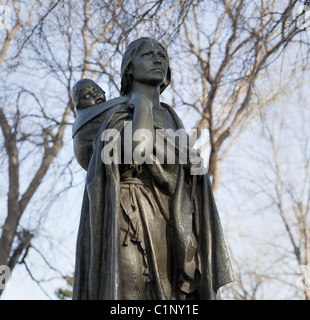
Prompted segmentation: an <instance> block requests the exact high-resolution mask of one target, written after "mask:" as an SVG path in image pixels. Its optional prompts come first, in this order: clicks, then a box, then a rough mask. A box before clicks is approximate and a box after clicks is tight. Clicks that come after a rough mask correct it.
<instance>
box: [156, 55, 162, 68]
mask: <svg viewBox="0 0 310 320" xmlns="http://www.w3.org/2000/svg"><path fill="white" fill-rule="evenodd" d="M154 64H159V65H160V64H162V62H161V60H160V57H159V56H158V55H157V54H154Z"/></svg>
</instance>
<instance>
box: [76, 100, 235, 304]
mask: <svg viewBox="0 0 310 320" xmlns="http://www.w3.org/2000/svg"><path fill="white" fill-rule="evenodd" d="M127 102H128V100H127V98H126V97H119V98H116V99H113V100H109V101H106V102H105V103H103V104H100V105H98V106H95V107H92V108H89V109H85V110H81V112H80V113H78V115H77V118H76V121H75V123H74V125H73V139H74V140H73V141H74V142H73V143H74V152H75V155H76V158H77V160H78V162H79V163H80V165H81V166H82V167H83V168H84V169H85V170H87V176H86V184H85V190H84V196H83V204H82V209H81V217H80V226H79V231H78V238H77V246H76V265H75V273H74V285H73V299H97V300H101V299H102V300H120V299H122V298H123V294H122V280H121V279H122V276H123V274H122V273H123V272H126V270H124V268H122V261H121V259H120V257H121V250H122V245H123V240H124V239H121V227H120V226H121V224H122V223H123V222H124V221H123V220H122V212H123V211H124V205H122V203H124V202H125V203H126V201H127V200H126V199H125V196H124V194H125V193H126V191H124V190H125V189H124V181H123V178H122V174H123V172H124V171H125V172H126V170H125V169H124V168H125V165H124V164H117V163H113V162H112V163H111V164H105V163H103V161H102V158H101V153H102V150H103V148H104V146H105V145H106V144H107V142H106V141H102V139H101V136H102V133H103V132H104V131H105V130H106V129H111V128H115V129H117V130H118V131H119V132H120V133H123V131H124V122H125V121H130V120H132V112H131V111H130V110H129V109H128V105H127ZM161 107H162V108H161V109H153V122H154V128H155V129H157V128H163V127H167V125H168V126H169V127H170V128H173V129H174V130H176V129H180V128H183V124H182V121H181V120H180V119H179V117H178V116H177V114H176V113H175V111H174V110H173V109H172V108H171V107H170V106H168V105H166V104H161ZM121 138H124V137H123V136H122V134H121ZM118 156H119V159H122V156H121V155H118ZM153 158H154V159H155V155H154V156H153ZM140 169H141V170H142V172H147V177H148V178H150V180H149V181H150V182H151V186H150V189H147V188H146V187H144V186H143V184H144V183H143V179H142V180H139V181H142V182H141V183H135V186H136V188H140V187H139V185H141V186H142V187H141V188H144V189H141V188H140V189H139V190H140V191H141V190H142V191H141V192H142V193H144V194H146V192H145V190H146V189H147V191H148V192H149V194H150V197H151V198H152V201H153V200H154V201H155V202H156V204H157V208H159V209H157V210H159V211H161V212H162V213H163V214H166V220H165V221H166V223H167V225H168V226H169V232H170V231H171V237H170V238H169V239H170V240H169V241H170V242H171V243H170V245H169V246H167V247H165V249H167V250H171V252H168V253H167V256H168V257H170V258H169V263H171V266H170V272H171V276H170V277H169V281H170V284H171V292H169V294H167V293H165V292H163V290H162V287H163V286H164V285H163V284H161V283H160V282H161V279H160V277H159V276H158V274H157V273H156V263H157V262H156V257H155V258H152V256H154V255H155V256H156V252H152V250H153V247H151V248H150V241H149V240H150V239H149V240H148V239H145V238H146V236H147V234H148V233H149V230H148V229H147V228H146V229H144V230H143V232H142V237H143V239H144V240H145V241H144V243H145V245H146V246H147V247H148V248H147V249H148V250H147V251H148V254H147V256H148V257H147V258H146V260H147V264H149V266H150V267H151V271H150V272H151V273H152V281H153V282H154V286H153V296H152V299H189V297H194V298H195V299H217V298H218V297H219V295H218V293H219V288H220V287H221V286H223V285H225V284H227V283H229V282H231V281H233V273H232V269H231V264H230V259H229V255H228V252H227V248H226V244H225V240H224V236H223V232H222V227H221V222H220V218H219V214H218V211H217V207H216V204H215V201H214V197H213V192H212V186H211V183H210V180H209V177H208V175H207V174H204V175H201V176H192V175H190V171H189V170H188V169H189V166H188V165H185V164H176V165H165V164H160V163H156V162H154V163H153V164H143V165H141V168H140ZM125 184H126V181H125ZM128 185H129V187H130V186H131V184H130V182H129V184H128ZM125 187H126V186H125ZM136 190H138V189H136ZM139 190H138V191H139ZM150 190H151V191H150ZM138 191H137V192H138ZM124 192H125V193H124ZM128 192H130V191H128ZM122 197H123V198H124V199H121V198H122ZM127 202H128V201H127ZM125 206H126V204H125ZM140 209H142V211H143V203H142V208H140ZM140 211H141V210H140ZM140 214H141V213H140ZM145 214H146V215H147V214H148V213H147V212H146V213H145ZM141 219H142V218H141ZM141 219H140V220H141ZM150 237H152V235H151V236H150ZM155 238H156V237H155ZM151 240H152V239H151ZM154 241H156V239H155V240H154ZM154 264H155V265H154ZM156 281H157V282H156Z"/></svg>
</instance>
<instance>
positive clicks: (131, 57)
mask: <svg viewBox="0 0 310 320" xmlns="http://www.w3.org/2000/svg"><path fill="white" fill-rule="evenodd" d="M150 48H153V49H154V50H150ZM149 51H150V52H154V54H155V55H156V56H158V57H157V58H155V59H156V61H155V62H154V63H155V64H156V65H158V66H161V67H162V69H165V68H164V67H165V66H166V74H165V77H164V79H163V82H162V83H161V84H160V93H162V92H163V91H164V90H165V89H166V87H167V86H168V85H169V83H170V79H171V71H170V68H169V58H168V54H167V51H166V49H165V48H164V47H163V46H162V45H161V44H160V43H159V42H158V41H157V40H155V39H152V38H148V37H143V38H139V39H137V40H135V41H133V42H131V43H130V44H129V46H128V47H127V49H126V51H125V53H124V56H123V61H122V68H121V94H122V95H124V96H125V95H128V94H130V92H131V90H132V84H133V80H134V79H133V72H134V70H133V69H134V68H133V67H134V62H136V61H137V60H139V57H140V56H142V60H143V61H144V62H146V64H147V63H148V57H147V55H148V54H149ZM141 53H142V54H141ZM139 54H140V56H139ZM140 62H141V61H140ZM143 66H145V63H144V65H142V68H139V70H138V71H140V73H141V72H143ZM146 67H147V65H146ZM156 69H157V67H156ZM159 69H160V68H159ZM136 71H137V70H135V72H136ZM151 73H152V75H149V74H148V73H147V72H146V73H145V77H146V80H147V78H148V77H149V78H150V77H152V78H153V79H156V78H158V77H160V70H154V71H153V70H152V71H151ZM137 76H138V75H137ZM140 76H141V75H140Z"/></svg>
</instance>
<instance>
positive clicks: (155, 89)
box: [132, 82, 160, 107]
mask: <svg viewBox="0 0 310 320" xmlns="http://www.w3.org/2000/svg"><path fill="white" fill-rule="evenodd" d="M132 94H138V95H139V94H141V95H144V96H146V97H147V98H148V99H149V100H150V101H151V102H152V104H153V107H160V98H159V97H160V87H159V86H151V85H147V84H144V83H139V82H134V83H133V87H132Z"/></svg>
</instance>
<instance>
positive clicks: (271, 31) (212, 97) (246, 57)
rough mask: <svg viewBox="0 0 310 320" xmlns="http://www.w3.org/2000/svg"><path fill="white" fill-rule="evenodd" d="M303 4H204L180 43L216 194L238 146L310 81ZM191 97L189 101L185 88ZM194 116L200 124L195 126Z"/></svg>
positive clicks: (236, 0)
mask: <svg viewBox="0 0 310 320" xmlns="http://www.w3.org/2000/svg"><path fill="white" fill-rule="evenodd" d="M299 4H300V3H299V2H298V1H280V0H268V1H247V0H220V1H208V2H205V3H204V5H203V4H201V3H199V5H198V4H197V5H196V6H194V7H193V9H192V11H191V14H189V15H188V16H187V18H186V19H185V21H184V24H183V27H184V28H183V31H184V32H182V33H181V39H180V50H179V51H180V52H181V53H182V58H183V59H179V60H178V63H182V61H183V62H184V63H183V64H182V76H183V90H179V87H177V88H176V93H175V94H176V96H178V98H179V99H180V100H181V102H180V103H179V104H183V105H187V106H188V108H187V110H186V112H185V116H186V115H187V114H190V115H191V117H190V118H191V121H192V122H191V123H190V124H189V126H190V127H191V128H194V129H197V130H198V136H199V130H200V129H202V128H206V129H207V130H208V132H209V137H208V138H209V139H208V140H207V141H203V142H202V145H203V146H204V147H203V148H202V151H203V150H204V149H207V150H208V157H207V158H208V174H209V175H210V176H211V177H212V179H213V188H214V191H215V192H216V191H217V188H218V184H219V181H220V166H221V162H222V161H223V159H224V158H225V155H226V154H227V152H228V151H229V150H230V148H231V146H232V145H233V143H234V142H235V141H236V140H237V139H238V138H239V137H240V136H241V135H242V134H243V133H244V132H246V130H247V129H248V128H249V126H250V125H251V123H252V122H253V120H254V119H255V118H256V117H257V116H258V115H259V114H260V113H261V112H262V111H263V110H264V109H265V108H266V107H268V106H269V105H270V103H272V102H273V101H274V100H275V99H278V98H284V97H285V96H287V95H289V94H291V93H292V92H294V90H296V89H297V88H299V87H301V86H303V85H304V84H305V83H306V82H307V81H308V80H307V79H306V78H304V79H302V78H301V75H302V74H305V71H306V70H307V68H308V52H309V41H308V38H307V33H306V31H305V29H301V28H299V27H298V26H299V25H298V23H297V17H296V14H295V13H294V12H295V11H294V9H295V8H296V6H298V5H299ZM184 88H186V89H188V88H190V90H188V92H187V93H188V94H187V96H186V97H184V92H185V91H186V89H184ZM179 91H181V94H179V93H178V92H179ZM193 119H195V122H193Z"/></svg>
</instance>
